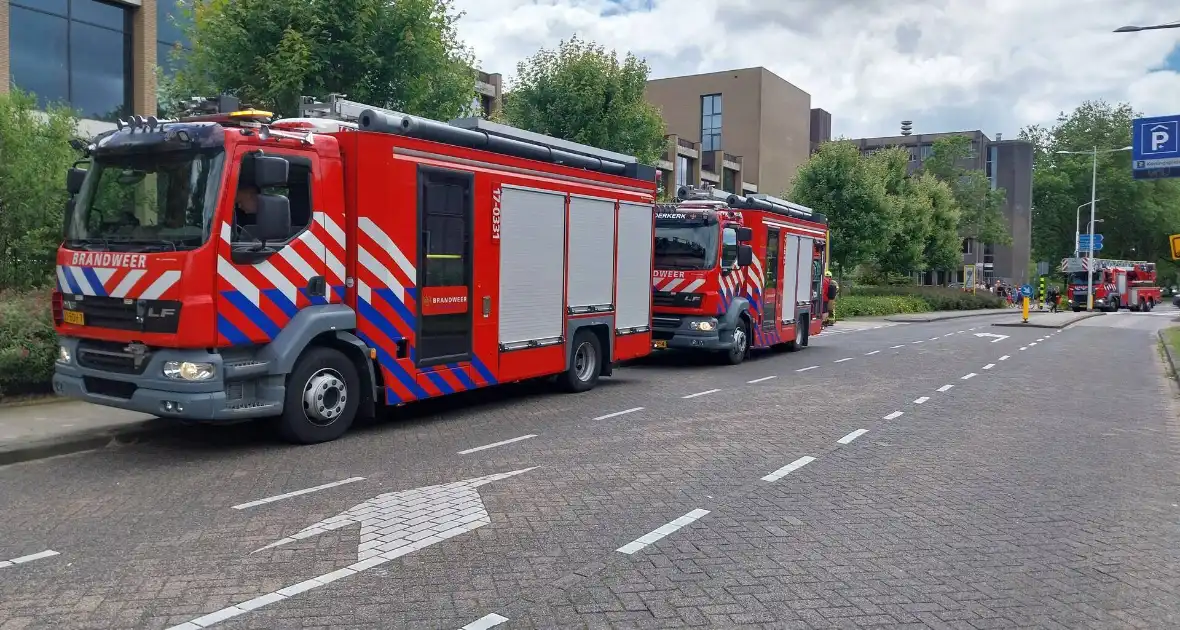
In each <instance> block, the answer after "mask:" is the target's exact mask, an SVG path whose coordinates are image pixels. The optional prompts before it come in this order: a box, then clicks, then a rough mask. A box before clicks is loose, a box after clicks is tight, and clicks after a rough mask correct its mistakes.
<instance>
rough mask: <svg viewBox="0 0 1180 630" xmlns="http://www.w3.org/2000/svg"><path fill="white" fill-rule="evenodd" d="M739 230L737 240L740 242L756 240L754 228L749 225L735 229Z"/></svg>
mask: <svg viewBox="0 0 1180 630" xmlns="http://www.w3.org/2000/svg"><path fill="white" fill-rule="evenodd" d="M734 231H735V232H737V241H738V242H739V243H749V242H750V241H752V240H754V230H752V229H751V228H748V227H740V228H737V229H736V230H734Z"/></svg>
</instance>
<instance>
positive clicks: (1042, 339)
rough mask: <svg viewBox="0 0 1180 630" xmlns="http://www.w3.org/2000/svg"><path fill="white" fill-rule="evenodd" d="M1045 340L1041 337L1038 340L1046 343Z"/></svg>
mask: <svg viewBox="0 0 1180 630" xmlns="http://www.w3.org/2000/svg"><path fill="white" fill-rule="evenodd" d="M1044 340H1045V338H1044V337H1041V338H1040V339H1037V341H1044Z"/></svg>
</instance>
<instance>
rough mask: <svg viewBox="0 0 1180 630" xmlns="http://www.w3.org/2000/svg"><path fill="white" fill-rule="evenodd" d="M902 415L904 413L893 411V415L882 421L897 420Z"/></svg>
mask: <svg viewBox="0 0 1180 630" xmlns="http://www.w3.org/2000/svg"><path fill="white" fill-rule="evenodd" d="M903 415H905V412H904V411H894V412H893V413H891V414H888V415H886V416H885V418H884V419H885V420H896V419H897V418H900V417H902V416H903Z"/></svg>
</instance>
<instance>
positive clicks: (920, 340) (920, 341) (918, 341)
mask: <svg viewBox="0 0 1180 630" xmlns="http://www.w3.org/2000/svg"><path fill="white" fill-rule="evenodd" d="M922 341H924V340H923V339H919V340H917V341H911V342H910V343H922Z"/></svg>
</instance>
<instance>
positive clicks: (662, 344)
mask: <svg viewBox="0 0 1180 630" xmlns="http://www.w3.org/2000/svg"><path fill="white" fill-rule="evenodd" d="M651 346H652V347H653V348H656V349H661V348H667V347H668V342H667V341H664V340H662V339H661V340H659V341H653V342H651Z"/></svg>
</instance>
